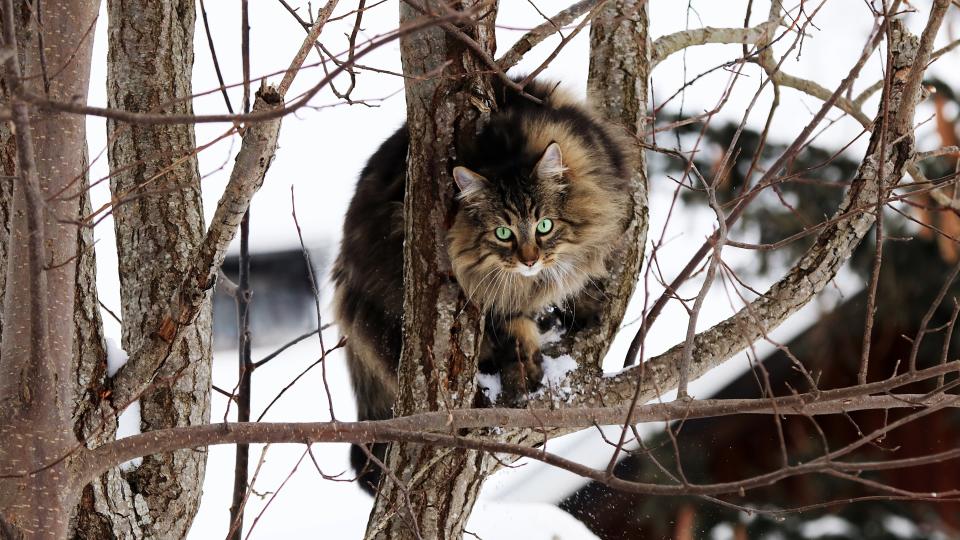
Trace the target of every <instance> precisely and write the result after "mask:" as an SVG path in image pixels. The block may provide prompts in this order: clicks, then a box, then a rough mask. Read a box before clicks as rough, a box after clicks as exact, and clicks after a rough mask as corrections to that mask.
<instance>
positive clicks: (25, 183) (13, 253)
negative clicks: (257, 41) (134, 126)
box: [0, 0, 97, 538]
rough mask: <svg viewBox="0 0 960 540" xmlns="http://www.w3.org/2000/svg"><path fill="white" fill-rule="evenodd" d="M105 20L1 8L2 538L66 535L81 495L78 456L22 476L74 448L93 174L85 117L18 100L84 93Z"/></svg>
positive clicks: (57, 9) (84, 5)
mask: <svg viewBox="0 0 960 540" xmlns="http://www.w3.org/2000/svg"><path fill="white" fill-rule="evenodd" d="M31 7H33V8H38V9H39V12H33V11H32V10H31ZM96 12H97V2H95V1H92V0H72V1H70V0H65V1H61V2H52V3H44V4H43V5H42V6H39V5H38V4H33V6H31V5H29V4H27V3H21V2H17V3H16V8H14V2H11V1H7V2H4V4H3V24H4V45H5V46H6V47H10V48H14V47H15V49H16V50H17V53H18V54H17V55H15V56H12V57H10V58H9V59H7V62H6V66H5V70H4V71H5V73H4V74H5V81H4V86H5V89H6V91H9V92H10V94H9V95H10V96H11V100H10V103H11V104H12V107H11V108H12V109H13V112H14V123H15V124H16V127H17V130H16V132H15V136H16V137H17V143H16V146H17V148H16V150H17V166H16V169H17V171H16V175H17V178H15V179H13V183H12V192H11V195H10V197H9V198H8V199H6V200H7V201H9V203H10V204H9V206H6V208H7V210H8V211H9V217H8V220H7V225H8V227H9V228H8V229H7V231H8V232H7V233H6V234H8V236H7V238H6V244H5V245H6V246H7V248H8V250H7V251H6V253H5V256H6V261H7V264H6V269H5V271H6V278H5V283H4V288H3V293H4V301H3V306H4V312H3V317H2V318H3V322H4V324H3V337H2V344H0V475H14V476H5V477H4V478H0V530H2V531H3V532H4V534H8V535H19V534H29V535H30V536H31V537H36V538H61V537H63V536H64V535H65V534H66V528H67V522H68V517H69V511H68V508H69V506H68V505H69V504H70V503H69V501H71V500H72V498H73V496H74V492H73V491H72V490H71V489H69V488H67V487H64V486H67V485H69V482H68V481H67V478H68V477H69V475H70V472H71V468H72V465H73V463H72V460H67V461H61V462H59V463H58V464H57V465H55V466H52V467H50V468H47V469H45V470H43V471H42V472H39V473H38V474H36V475H33V476H15V475H22V474H24V473H25V472H27V471H31V470H35V469H39V468H40V467H41V466H43V465H47V464H49V463H50V462H51V461H52V459H53V458H54V457H56V456H59V455H62V453H63V452H64V451H65V450H66V449H67V448H69V447H71V446H72V445H73V444H75V443H76V438H75V436H74V434H73V431H72V429H71V423H70V415H71V412H72V410H71V409H72V405H73V403H74V398H75V395H74V386H73V385H72V384H71V378H72V374H71V364H72V358H73V352H74V320H73V305H74V288H75V286H76V282H75V280H76V267H77V259H76V257H75V255H76V250H77V245H78V226H77V220H78V219H79V217H80V214H79V212H80V209H81V201H82V198H80V197H77V196H76V194H77V189H78V187H79V188H82V184H81V183H80V182H82V179H83V176H84V171H85V168H86V130H85V125H84V124H85V120H84V118H82V117H80V116H75V115H66V114H58V113H51V112H38V111H33V112H32V113H30V111H29V110H28V109H27V108H26V107H25V106H24V105H23V103H22V102H20V101H19V100H18V99H17V94H18V92H21V91H27V92H36V93H41V94H45V95H48V96H49V97H50V99H55V100H62V101H70V100H72V99H74V98H75V96H85V95H86V94H87V87H88V84H89V68H90V59H91V51H92V43H93V36H92V29H91V24H92V22H93V21H94V20H95V17H96ZM38 19H39V20H42V23H43V26H42V33H41V32H40V31H39V29H38V28H39V27H38V26H37V24H36V21H37V20H38ZM41 38H42V42H43V46H42V47H41V46H40V40H41ZM47 68H49V71H48V69H47ZM54 70H55V71H54ZM21 73H22V74H24V75H25V76H24V77H23V78H21V77H20V74H21ZM26 75H29V76H26ZM5 146H7V145H5ZM9 165H10V164H9V163H5V165H4V168H5V169H6V168H7V167H8V166H9Z"/></svg>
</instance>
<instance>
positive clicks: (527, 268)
mask: <svg viewBox="0 0 960 540" xmlns="http://www.w3.org/2000/svg"><path fill="white" fill-rule="evenodd" d="M526 91H527V92H528V93H530V94H532V95H534V96H536V97H538V98H540V99H541V100H542V101H543V103H542V104H537V103H534V102H532V101H530V100H528V99H527V98H525V97H523V96H520V95H518V94H516V93H514V92H513V91H512V90H510V89H508V88H506V87H505V86H502V85H499V86H498V87H497V88H496V93H497V100H496V101H497V108H496V110H495V112H494V113H493V114H492V115H491V118H490V122H489V123H488V124H487V125H486V126H485V127H484V128H483V130H482V131H481V133H480V134H479V135H478V136H477V137H476V138H475V139H474V140H473V141H472V143H471V144H469V145H467V147H466V148H461V149H459V155H460V156H461V159H458V160H457V162H456V165H457V166H458V170H455V171H453V175H454V177H455V179H456V182H457V184H459V185H460V188H459V189H460V191H459V196H458V199H459V208H458V210H457V213H456V216H455V219H454V223H453V226H452V227H451V229H450V231H449V232H448V235H447V241H448V254H449V256H450V260H451V264H452V267H453V269H454V273H455V275H456V277H457V281H458V283H459V284H460V285H461V287H462V288H463V290H464V294H466V295H467V296H468V297H469V298H470V300H471V301H472V302H474V303H475V304H476V305H478V306H480V307H481V308H482V309H484V310H485V311H486V312H487V314H488V316H487V331H486V333H485V334H486V336H487V338H486V340H485V343H484V351H485V352H484V358H482V359H481V362H484V363H485V365H486V368H487V369H491V366H493V369H494V370H499V371H500V372H501V374H502V378H503V382H504V385H505V390H506V391H507V393H508V394H509V391H510V388H508V387H510V386H516V387H518V388H515V389H514V390H515V391H516V392H520V391H521V390H523V389H525V387H526V384H525V382H526V381H531V382H533V383H534V384H536V381H539V379H540V365H539V335H538V333H537V329H536V325H535V324H534V322H533V321H534V317H535V316H536V315H537V313H538V312H539V311H540V310H542V309H544V308H546V307H548V306H550V305H553V304H560V303H562V302H564V301H568V300H572V303H573V307H574V309H575V312H576V314H577V315H578V318H580V317H582V316H584V315H586V314H585V311H586V310H585V309H582V308H581V306H580V302H579V300H578V299H577V298H575V297H576V296H577V294H578V293H580V292H581V291H582V290H583V288H584V286H585V284H587V283H588V282H589V281H590V280H592V279H597V278H602V277H603V276H605V275H606V264H605V259H606V258H607V257H608V256H609V255H610V251H611V250H612V249H613V248H614V247H615V246H616V244H617V241H618V240H619V239H620V237H621V236H622V233H623V231H624V230H625V227H626V225H627V223H628V221H629V208H630V200H631V193H630V187H629V178H630V174H631V168H632V163H633V160H632V158H631V156H632V154H631V152H630V150H629V149H630V148H631V145H629V144H627V143H626V141H625V139H624V138H623V137H622V136H621V135H620V134H619V130H617V129H613V128H610V127H607V126H605V125H604V124H603V123H602V121H600V120H598V119H597V118H596V117H595V116H594V115H593V113H592V112H591V111H590V110H589V109H588V108H587V107H586V106H585V105H584V104H583V103H581V102H578V101H577V100H576V99H573V98H571V97H570V96H569V95H566V94H564V93H562V92H559V91H557V89H556V85H552V84H546V83H543V82H537V83H534V84H532V85H529V86H528V87H527V88H526ZM408 143H409V140H408V133H407V129H406V126H404V127H402V128H401V129H399V130H398V131H397V132H396V133H394V135H393V136H391V137H390V138H389V139H388V140H387V141H386V142H384V143H383V145H381V147H380V148H379V149H378V150H377V152H376V153H374V155H373V156H372V157H371V158H370V161H369V162H368V163H367V166H366V167H365V168H364V170H363V172H362V174H361V178H360V181H359V182H358V184H357V191H356V194H355V195H354V197H353V199H352V201H351V203H350V207H349V208H348V211H347V215H346V219H345V221H344V235H343V241H342V245H341V251H340V255H339V257H338V259H337V261H336V264H335V266H334V271H333V278H334V282H335V285H336V292H335V300H334V303H335V316H336V319H337V323H338V324H339V326H340V330H341V332H342V333H343V334H344V335H346V336H348V337H349V341H348V342H347V345H346V349H347V356H348V363H349V367H350V375H351V380H352V383H353V387H354V391H355V392H356V395H357V408H358V415H359V418H360V419H361V420H377V419H387V418H390V417H391V416H392V405H393V401H394V398H395V396H396V390H397V388H396V387H397V380H396V366H397V362H398V360H399V355H400V342H401V337H400V336H401V323H400V318H401V315H402V310H403V296H402V289H403V275H402V268H403V248H402V246H403V212H402V207H403V194H404V184H405V169H406V165H405V160H406V153H407V146H408ZM558 161H559V162H558ZM450 189H458V188H457V187H455V186H454V185H453V184H451V186H450ZM543 218H548V219H549V220H551V223H552V228H550V230H549V231H548V232H547V233H538V232H537V227H538V224H539V222H540V221H542V220H543ZM498 227H508V228H510V229H511V238H510V241H504V240H500V239H499V238H498V237H497V236H495V231H496V229H497V228H498ZM383 448H384V447H383V446H382V445H374V448H373V450H374V453H376V454H379V455H381V456H382V453H383ZM351 457H352V461H353V464H354V466H355V467H356V468H357V469H358V470H360V468H361V467H363V466H364V465H365V464H366V463H367V457H366V454H365V453H364V452H362V450H360V449H359V448H354V449H353V452H352V454H351ZM374 469H375V467H374V468H373V469H370V468H369V467H368V468H367V473H366V474H365V476H364V481H365V483H370V484H372V485H375V484H376V481H377V479H378V476H379V471H378V470H374ZM365 487H367V488H370V487H372V486H370V485H367V486H365Z"/></svg>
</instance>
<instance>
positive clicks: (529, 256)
mask: <svg viewBox="0 0 960 540" xmlns="http://www.w3.org/2000/svg"><path fill="white" fill-rule="evenodd" d="M517 258H518V259H520V262H522V263H523V264H525V265H527V266H528V267H529V266H533V265H535V264H537V261H539V260H540V252H539V250H537V248H536V246H520V253H519V254H518V257H517Z"/></svg>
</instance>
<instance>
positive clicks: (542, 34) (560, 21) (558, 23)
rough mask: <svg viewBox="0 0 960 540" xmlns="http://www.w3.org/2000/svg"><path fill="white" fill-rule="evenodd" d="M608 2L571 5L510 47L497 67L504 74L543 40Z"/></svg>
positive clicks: (594, 0) (583, 0)
mask: <svg viewBox="0 0 960 540" xmlns="http://www.w3.org/2000/svg"><path fill="white" fill-rule="evenodd" d="M607 1H608V0H580V2H577V3H576V4H573V5H571V6H570V7H568V8H566V9H564V10H563V11H559V12H557V14H556V15H554V16H553V17H551V18H550V19H549V20H547V21H545V22H543V23H541V24H540V25H539V26H537V27H535V28H533V29H532V30H530V31H529V32H527V33H526V34H524V35H523V37H521V38H520V39H518V40H517V42H516V43H514V44H513V46H512V47H510V50H508V51H507V52H505V53H503V55H502V56H501V57H500V58H498V59H497V66H498V67H499V68H500V70H502V71H504V72H505V71H507V70H508V69H510V68H512V67H513V66H515V65H517V62H519V61H520V60H522V59H523V55H525V54H527V52H529V51H530V50H531V49H533V48H534V47H536V46H537V45H539V44H540V43H541V42H542V41H543V40H545V39H547V38H548V37H550V36H552V35H554V34H556V33H557V32H559V31H560V29H561V28H563V27H564V26H566V25H568V24H570V23H572V22H573V21H575V20H577V18H579V17H581V16H583V14H584V13H586V12H588V11H590V10H592V9H593V8H594V7H595V6H598V5H600V4H605V3H606V2H607Z"/></svg>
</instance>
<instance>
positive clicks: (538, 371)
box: [500, 351, 543, 406]
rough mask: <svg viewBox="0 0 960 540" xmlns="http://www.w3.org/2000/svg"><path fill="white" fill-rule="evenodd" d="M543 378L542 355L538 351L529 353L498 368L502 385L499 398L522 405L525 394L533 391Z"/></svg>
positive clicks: (508, 402) (510, 403)
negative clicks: (521, 358)
mask: <svg viewBox="0 0 960 540" xmlns="http://www.w3.org/2000/svg"><path fill="white" fill-rule="evenodd" d="M542 380H543V357H542V356H541V355H540V351H535V352H533V353H531V354H529V355H528V356H527V357H526V358H524V359H523V360H519V361H517V362H510V363H508V364H506V365H504V366H503V368H502V369H501V370H500V383H501V385H502V387H503V393H502V394H501V396H502V397H501V400H502V401H503V402H504V403H506V404H508V405H514V406H516V405H523V403H525V402H526V397H527V394H529V393H530V392H535V391H536V390H537V389H539V388H540V386H541V381H542Z"/></svg>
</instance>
